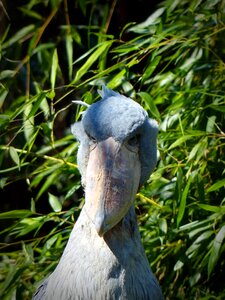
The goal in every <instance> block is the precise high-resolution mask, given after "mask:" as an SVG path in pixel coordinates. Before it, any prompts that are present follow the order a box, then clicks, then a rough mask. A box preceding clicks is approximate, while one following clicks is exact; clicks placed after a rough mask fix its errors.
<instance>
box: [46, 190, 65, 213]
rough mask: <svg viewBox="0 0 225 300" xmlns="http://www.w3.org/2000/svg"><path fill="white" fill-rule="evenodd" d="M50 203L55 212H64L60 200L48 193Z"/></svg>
mask: <svg viewBox="0 0 225 300" xmlns="http://www.w3.org/2000/svg"><path fill="white" fill-rule="evenodd" d="M48 202H49V204H50V205H51V207H52V209H53V210H54V211H55V212H60V211H61V210H62V204H61V202H60V201H59V199H58V198H57V197H56V196H54V195H52V194H50V193H48Z"/></svg>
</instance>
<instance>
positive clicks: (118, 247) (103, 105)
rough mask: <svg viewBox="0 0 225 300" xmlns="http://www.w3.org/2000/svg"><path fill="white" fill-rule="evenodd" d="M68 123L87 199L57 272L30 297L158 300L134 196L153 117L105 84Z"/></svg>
mask: <svg viewBox="0 0 225 300" xmlns="http://www.w3.org/2000/svg"><path fill="white" fill-rule="evenodd" d="M101 95H102V100H100V101H98V102H97V103H95V104H93V105H91V106H90V107H89V108H88V109H87V110H86V112H85V114H84V115H83V118H82V121H81V122H78V123H75V124H74V125H73V126H72V132H73V133H74V134H75V135H76V136H77V138H78V140H79V141H80V147H79V150H78V166H79V169H80V172H81V175H82V182H83V184H84V186H85V205H84V207H83V209H82V211H81V214H80V216H79V218H78V220H77V222H76V223H75V226H74V228H73V231H72V232H71V235H70V238H69V241H68V243H67V246H66V248H65V250H64V253H63V255H62V257H61V259H60V262H59V264H58V266H57V267H56V269H55V271H54V272H53V273H52V274H51V275H50V276H49V277H48V279H47V280H46V281H44V283H43V284H42V285H41V286H40V287H39V289H38V290H37V292H36V294H35V295H34V297H33V299H34V300H39V299H43V300H50V299H55V300H79V299H80V300H89V299H90V300H101V299H102V300H122V299H131V300H141V299H143V300H145V299H146V300H147V299H149V300H162V299H163V296H162V293H161V290H160V287H159V285H158V282H157V280H156V278H155V277H154V275H153V273H152V271H151V269H150V267H149V263H148V261H147V258H146V256H145V252H144V249H143V246H142V243H141V238H140V234H139V231H138V225H137V221H136V216H135V211H134V205H133V200H134V196H135V194H136V192H137V190H138V187H139V186H140V185H142V184H143V183H144V182H145V181H146V180H147V179H148V177H149V175H150V173H151V172H152V170H153V168H154V166H155V164H156V135H157V124H156V122H155V121H153V120H149V119H148V116H147V114H146V112H145V111H144V110H143V109H142V107H141V106H140V105H138V104H137V103H136V102H134V101H133V100H131V99H129V98H126V97H124V96H121V95H120V94H118V93H116V92H114V91H111V90H109V89H107V88H105V87H103V91H102V92H101Z"/></svg>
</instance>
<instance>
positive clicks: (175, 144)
mask: <svg viewBox="0 0 225 300" xmlns="http://www.w3.org/2000/svg"><path fill="white" fill-rule="evenodd" d="M192 138H193V136H192V135H184V136H182V137H180V138H178V139H177V140H176V141H175V142H174V143H172V144H171V145H170V147H169V149H168V150H172V149H174V148H176V147H178V146H180V145H182V144H183V143H185V142H186V141H187V140H190V139H192Z"/></svg>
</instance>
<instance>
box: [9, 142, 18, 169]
mask: <svg viewBox="0 0 225 300" xmlns="http://www.w3.org/2000/svg"><path fill="white" fill-rule="evenodd" d="M9 154H10V156H11V158H12V160H13V161H14V162H15V163H16V165H17V166H18V167H20V158H19V155H18V153H17V151H16V149H15V148H14V147H11V146H10V147H9Z"/></svg>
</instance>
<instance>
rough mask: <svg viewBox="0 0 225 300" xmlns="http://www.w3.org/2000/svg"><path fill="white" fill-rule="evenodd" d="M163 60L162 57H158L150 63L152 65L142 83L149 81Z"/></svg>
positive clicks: (149, 66)
mask: <svg viewBox="0 0 225 300" xmlns="http://www.w3.org/2000/svg"><path fill="white" fill-rule="evenodd" d="M160 60H161V56H156V57H155V58H154V59H153V61H151V62H150V64H149V65H148V66H147V68H146V70H145V72H144V74H143V76H142V79H141V81H142V82H144V81H145V80H146V79H148V78H149V77H150V76H151V75H152V73H153V72H154V70H155V68H156V67H157V66H158V64H159V62H160Z"/></svg>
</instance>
